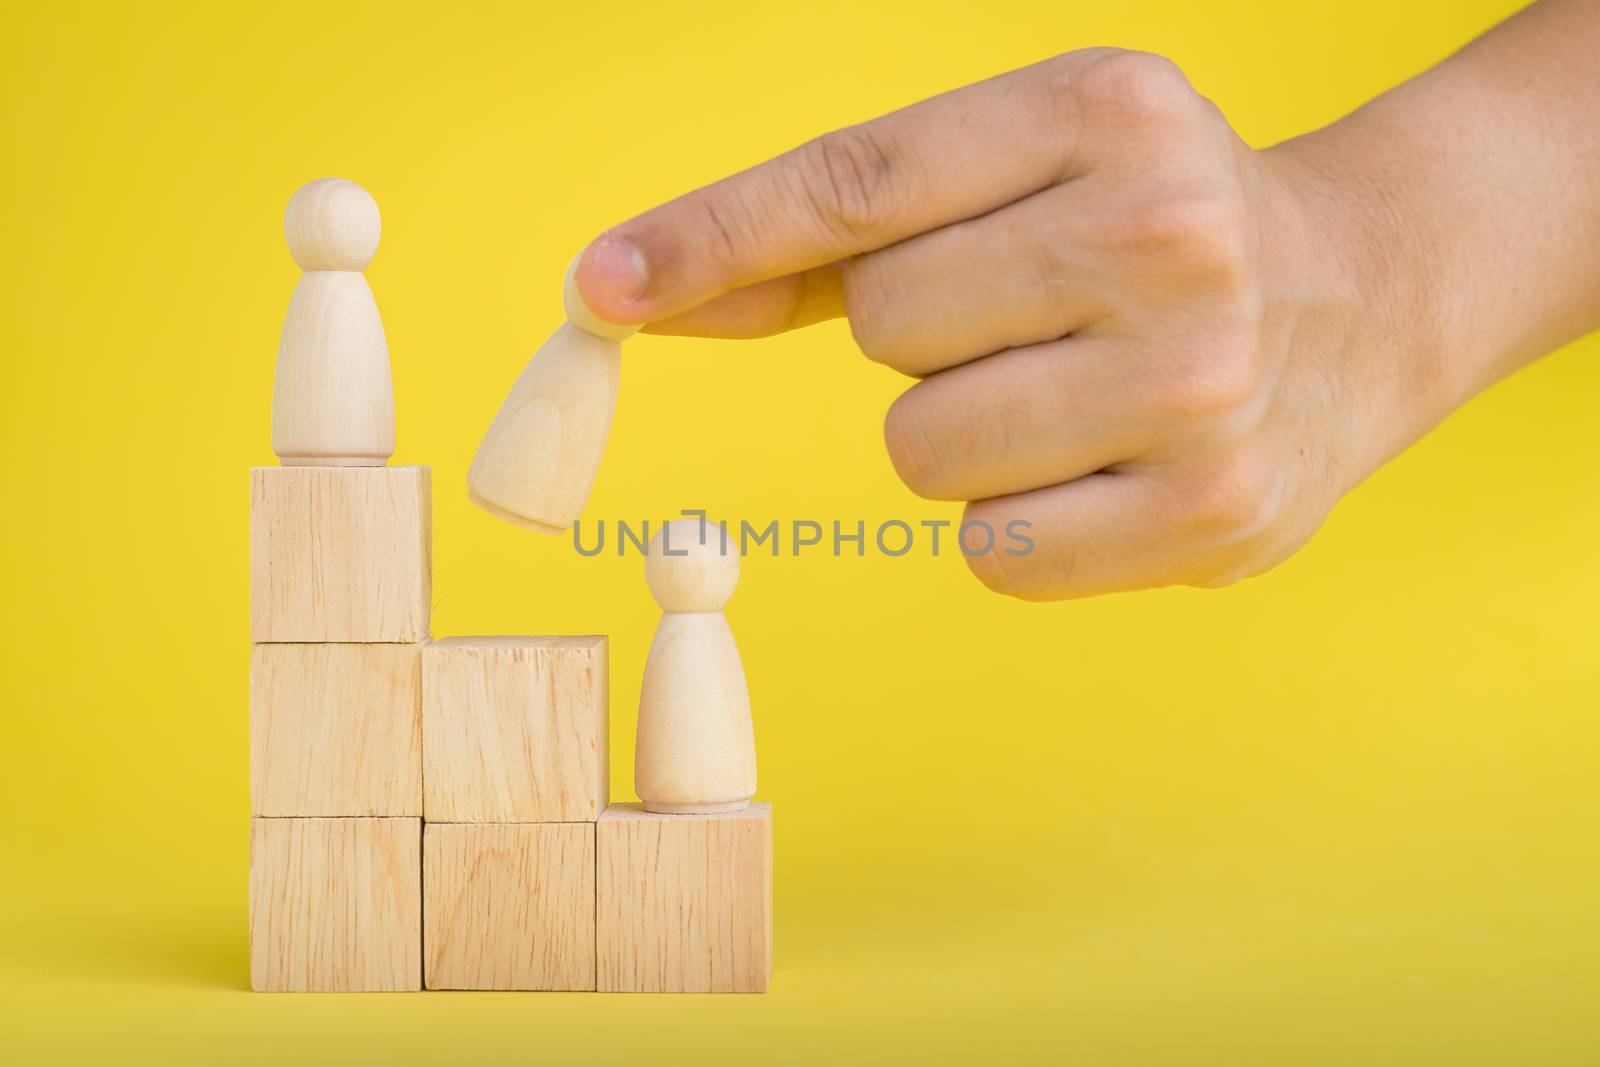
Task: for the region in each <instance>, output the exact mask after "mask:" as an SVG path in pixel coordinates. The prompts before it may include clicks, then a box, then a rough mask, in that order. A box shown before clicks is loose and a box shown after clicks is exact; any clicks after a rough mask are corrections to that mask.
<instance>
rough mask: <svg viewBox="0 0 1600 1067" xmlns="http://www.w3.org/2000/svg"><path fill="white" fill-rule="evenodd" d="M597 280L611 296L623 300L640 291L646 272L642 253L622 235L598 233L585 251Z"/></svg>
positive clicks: (630, 298) (645, 278) (634, 296)
mask: <svg viewBox="0 0 1600 1067" xmlns="http://www.w3.org/2000/svg"><path fill="white" fill-rule="evenodd" d="M589 261H590V262H591V263H592V264H593V267H592V269H593V271H594V273H595V275H596V276H598V277H599V279H600V283H601V284H602V285H604V286H605V287H606V290H607V292H608V293H609V294H610V295H611V297H612V298H613V299H615V300H619V301H623V302H627V301H631V300H636V299H638V298H639V297H641V296H643V295H644V286H645V282H646V281H647V280H648V273H647V270H646V268H645V262H644V253H643V252H641V251H639V246H638V245H636V244H634V243H633V242H632V241H630V240H628V239H627V238H626V237H602V238H600V240H598V241H596V242H595V245H594V248H593V249H592V250H591V251H590V252H589Z"/></svg>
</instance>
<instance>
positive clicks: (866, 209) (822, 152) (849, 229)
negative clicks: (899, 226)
mask: <svg viewBox="0 0 1600 1067" xmlns="http://www.w3.org/2000/svg"><path fill="white" fill-rule="evenodd" d="M800 162H801V183H802V188H803V190H804V192H805V195H806V196H807V198H808V199H809V200H810V203H811V207H812V210H813V212H814V213H815V215H816V217H817V221H818V222H819V223H820V224H821V225H822V226H824V227H825V228H827V229H828V230H829V231H830V232H831V233H833V234H835V235H839V236H844V237H853V238H859V237H863V236H867V235H870V234H874V233H876V232H878V231H879V230H881V229H882V228H883V226H884V224H885V222H886V221H887V220H889V219H891V218H893V216H894V213H895V211H896V210H897V207H898V200H899V197H900V195H901V194H899V193H897V191H896V190H897V188H898V184H897V183H898V182H900V181H902V180H903V179H904V178H905V175H904V173H903V171H904V166H903V165H902V163H901V162H900V161H899V159H898V158H897V156H896V155H895V154H894V153H892V152H890V151H889V149H888V147H887V146H886V144H885V142H884V138H883V136H882V134H880V133H878V132H877V131H876V130H874V129H873V127H871V126H869V125H863V126H850V127H847V128H845V129H842V130H835V131H834V132H832V133H827V134H823V135H822V136H821V137H819V138H817V139H816V140H814V141H812V142H811V143H810V144H808V145H807V146H806V147H805V149H803V150H802V151H801V155H800Z"/></svg>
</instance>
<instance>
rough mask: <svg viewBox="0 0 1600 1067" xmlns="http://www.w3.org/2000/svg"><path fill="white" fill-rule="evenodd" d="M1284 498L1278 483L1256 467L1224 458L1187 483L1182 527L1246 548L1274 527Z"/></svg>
mask: <svg viewBox="0 0 1600 1067" xmlns="http://www.w3.org/2000/svg"><path fill="white" fill-rule="evenodd" d="M1281 497H1282V494H1281V492H1280V491H1279V488H1278V484H1277V483H1276V482H1275V481H1274V480H1273V479H1272V478H1270V477H1267V476H1264V475H1263V474H1262V473H1260V471H1259V470H1258V469H1257V468H1256V466H1254V465H1252V464H1249V463H1246V462H1243V461H1240V460H1237V459H1235V460H1229V461H1224V462H1222V463H1218V464H1216V465H1214V466H1212V467H1211V468H1209V469H1207V470H1206V471H1204V472H1202V473H1201V474H1199V475H1198V476H1196V477H1194V478H1192V479H1191V480H1190V481H1189V482H1188V483H1187V484H1186V485H1185V486H1184V489H1183V499H1182V504H1181V510H1182V522H1183V526H1184V529H1185V530H1186V532H1188V533H1190V534H1198V535H1202V536H1204V537H1205V538H1206V539H1207V540H1208V541H1210V542H1212V543H1213V544H1220V545H1222V546H1225V547H1230V548H1233V549H1235V550H1240V551H1243V550H1245V549H1248V547H1249V546H1251V545H1253V544H1255V543H1257V542H1258V541H1260V540H1262V539H1263V538H1264V537H1265V536H1266V535H1267V533H1268V532H1269V531H1270V530H1271V529H1272V528H1273V527H1274V525H1275V524H1276V522H1277V519H1278V514H1279V511H1280V508H1279V503H1280V500H1281Z"/></svg>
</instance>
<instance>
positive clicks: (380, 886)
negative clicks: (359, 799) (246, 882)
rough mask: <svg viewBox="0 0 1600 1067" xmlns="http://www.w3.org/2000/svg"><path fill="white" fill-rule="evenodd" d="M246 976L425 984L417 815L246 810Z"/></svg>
mask: <svg viewBox="0 0 1600 1067" xmlns="http://www.w3.org/2000/svg"><path fill="white" fill-rule="evenodd" d="M250 985H251V987H252V988H254V989H256V990H258V991H261V992H271V993H284V992H356V991H403V990H416V989H421V988H422V820H420V819H261V818H256V819H251V820H250Z"/></svg>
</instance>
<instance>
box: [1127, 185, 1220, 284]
mask: <svg viewBox="0 0 1600 1067" xmlns="http://www.w3.org/2000/svg"><path fill="white" fill-rule="evenodd" d="M1110 231H1111V232H1110V233H1109V235H1108V237H1109V241H1110V243H1111V244H1112V245H1113V246H1115V247H1118V248H1121V249H1125V250H1127V251H1132V252H1143V253H1153V254H1159V255H1160V256H1162V257H1163V259H1162V262H1163V265H1164V268H1165V269H1168V270H1171V269H1173V268H1174V265H1175V264H1178V265H1181V267H1182V268H1185V269H1187V270H1193V269H1195V268H1201V269H1215V270H1217V271H1219V272H1223V273H1240V274H1242V273H1243V269H1244V267H1245V265H1246V264H1247V263H1248V261H1249V242H1248V240H1247V237H1246V235H1247V232H1248V222H1247V220H1246V218H1245V216H1244V212H1243V211H1242V209H1241V207H1240V205H1238V204H1235V203H1233V202H1232V198H1229V197H1225V196H1221V195H1215V196H1206V195H1188V196H1172V197H1165V198H1162V199H1159V200H1155V201H1153V202H1151V203H1148V204H1144V205H1141V206H1139V207H1136V208H1133V209H1130V210H1128V211H1125V212H1123V213H1121V214H1120V215H1119V216H1118V217H1117V219H1116V221H1115V222H1114V223H1112V225H1111V227H1110Z"/></svg>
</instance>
